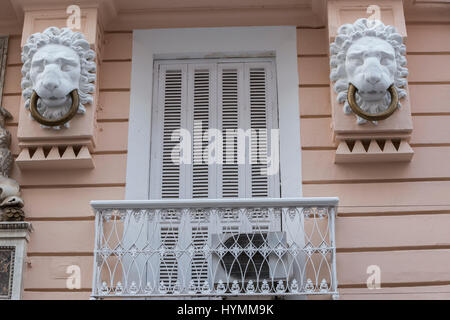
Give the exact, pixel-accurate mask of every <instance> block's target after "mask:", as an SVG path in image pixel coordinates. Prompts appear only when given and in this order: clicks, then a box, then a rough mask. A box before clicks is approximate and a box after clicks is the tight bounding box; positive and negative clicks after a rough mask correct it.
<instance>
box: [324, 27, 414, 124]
mask: <svg viewBox="0 0 450 320" xmlns="http://www.w3.org/2000/svg"><path fill="white" fill-rule="evenodd" d="M330 54H331V58H330V67H331V73H330V79H331V81H333V82H336V83H335V85H334V90H335V92H336V93H337V101H338V103H343V104H344V113H346V114H351V113H353V112H352V109H351V108H350V105H349V102H348V100H347V94H348V89H349V85H350V83H351V84H353V85H354V86H355V87H356V89H357V93H356V103H357V104H358V106H359V108H360V109H362V110H363V111H364V112H366V113H370V114H377V113H381V112H383V111H386V110H387V109H388V107H389V104H390V103H391V95H390V94H389V93H388V89H389V87H390V86H391V85H394V87H395V89H396V91H397V93H398V98H399V99H402V98H404V97H406V95H407V91H406V90H405V89H404V88H405V87H406V85H407V80H406V77H407V76H408V69H407V68H405V66H406V63H407V61H406V47H405V45H404V44H403V39H402V36H401V35H400V34H399V33H398V32H397V30H396V29H395V27H393V26H385V25H384V24H383V23H382V22H381V21H379V20H368V19H359V20H357V21H356V22H355V23H353V24H344V25H342V26H341V27H340V28H339V29H338V35H337V36H336V39H335V41H334V42H333V43H332V44H331V45H330ZM398 107H399V108H400V103H398ZM356 117H357V123H358V124H364V123H366V122H368V121H367V120H365V119H363V118H361V117H359V116H356ZM373 123H374V124H376V121H373Z"/></svg>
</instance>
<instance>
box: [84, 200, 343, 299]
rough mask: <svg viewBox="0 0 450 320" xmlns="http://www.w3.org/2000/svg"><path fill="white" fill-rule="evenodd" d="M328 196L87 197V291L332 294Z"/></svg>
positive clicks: (332, 206) (331, 203)
mask: <svg viewBox="0 0 450 320" xmlns="http://www.w3.org/2000/svg"><path fill="white" fill-rule="evenodd" d="M337 203H338V199H337V198H298V199H297V198H287V199H237V200H236V199H217V200H212V199H211V200H210V199H202V200H143V201H92V202H91V205H92V207H93V208H94V210H95V228H96V230H95V251H94V275H93V287H92V297H93V298H111V297H116V298H117V297H124V298H130V297H176V296H204V297H207V296H215V297H225V296H248V295H257V296H284V295H331V296H333V297H337V295H338V292H337V280H336V247H335V236H334V226H335V215H336V206H337Z"/></svg>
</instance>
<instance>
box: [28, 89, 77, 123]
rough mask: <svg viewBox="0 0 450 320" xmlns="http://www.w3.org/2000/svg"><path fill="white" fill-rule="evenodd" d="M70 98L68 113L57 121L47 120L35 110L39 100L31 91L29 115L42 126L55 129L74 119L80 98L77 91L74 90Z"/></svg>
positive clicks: (34, 92)
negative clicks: (70, 103)
mask: <svg viewBox="0 0 450 320" xmlns="http://www.w3.org/2000/svg"><path fill="white" fill-rule="evenodd" d="M70 97H71V98H72V105H71V106H70V109H69V112H67V113H66V114H65V115H64V116H63V117H61V118H59V119H47V118H44V117H43V116H42V115H41V114H40V113H39V111H38V110H37V101H38V99H39V96H38V95H37V93H36V91H34V90H33V93H32V95H31V99H30V112H31V115H32V116H33V118H34V120H36V121H37V122H39V123H40V124H42V125H44V126H49V127H55V126H60V125H63V124H64V123H66V122H68V121H69V120H70V119H72V118H73V117H75V115H76V114H77V111H78V106H79V104H80V97H79V95H78V90H77V89H74V90H72V91H71V92H70Z"/></svg>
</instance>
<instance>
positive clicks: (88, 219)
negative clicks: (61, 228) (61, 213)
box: [25, 216, 95, 222]
mask: <svg viewBox="0 0 450 320" xmlns="http://www.w3.org/2000/svg"><path fill="white" fill-rule="evenodd" d="M94 220H95V217H94V216H87V217H86V216H85V217H63V218H58V217H48V218H46V217H43V218H25V221H29V222H33V221H51V222H65V221H68V222H72V221H94Z"/></svg>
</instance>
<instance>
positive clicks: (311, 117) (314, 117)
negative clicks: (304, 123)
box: [300, 114, 331, 119]
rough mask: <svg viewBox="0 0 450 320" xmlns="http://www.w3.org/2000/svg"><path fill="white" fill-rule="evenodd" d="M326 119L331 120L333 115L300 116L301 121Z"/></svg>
mask: <svg viewBox="0 0 450 320" xmlns="http://www.w3.org/2000/svg"><path fill="white" fill-rule="evenodd" d="M324 118H331V114H305V115H301V116H300V119H324Z"/></svg>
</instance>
